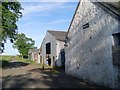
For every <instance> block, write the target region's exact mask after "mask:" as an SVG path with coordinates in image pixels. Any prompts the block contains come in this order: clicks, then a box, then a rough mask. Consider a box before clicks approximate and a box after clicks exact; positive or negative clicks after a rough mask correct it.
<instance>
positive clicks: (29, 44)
mask: <svg viewBox="0 0 120 90" xmlns="http://www.w3.org/2000/svg"><path fill="white" fill-rule="evenodd" d="M34 44H35V41H34V40H32V39H31V38H28V37H26V36H25V34H23V33H21V34H17V39H16V40H15V42H14V45H13V47H14V48H16V49H18V51H19V53H20V54H21V55H22V56H23V57H24V56H28V51H29V49H31V48H34Z"/></svg>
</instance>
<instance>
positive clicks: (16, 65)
mask: <svg viewBox="0 0 120 90" xmlns="http://www.w3.org/2000/svg"><path fill="white" fill-rule="evenodd" d="M1 63H2V65H1V66H2V68H3V69H12V68H20V67H25V66H27V65H29V63H24V62H7V61H1Z"/></svg>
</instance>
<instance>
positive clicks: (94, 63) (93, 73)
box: [66, 15, 118, 86]
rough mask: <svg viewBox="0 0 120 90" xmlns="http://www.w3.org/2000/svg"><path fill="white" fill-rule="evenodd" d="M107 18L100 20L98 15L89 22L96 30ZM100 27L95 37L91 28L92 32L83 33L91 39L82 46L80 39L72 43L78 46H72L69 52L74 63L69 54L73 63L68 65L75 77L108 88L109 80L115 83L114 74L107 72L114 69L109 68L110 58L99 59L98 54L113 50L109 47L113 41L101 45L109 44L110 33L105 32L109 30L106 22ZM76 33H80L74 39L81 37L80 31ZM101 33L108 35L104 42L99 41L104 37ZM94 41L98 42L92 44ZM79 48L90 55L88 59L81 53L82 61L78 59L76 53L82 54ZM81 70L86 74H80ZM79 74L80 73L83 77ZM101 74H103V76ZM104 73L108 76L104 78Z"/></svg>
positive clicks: (116, 28)
mask: <svg viewBox="0 0 120 90" xmlns="http://www.w3.org/2000/svg"><path fill="white" fill-rule="evenodd" d="M106 17H107V15H106V16H105V15H103V16H102V17H101V18H99V17H98V15H94V17H93V18H92V19H91V21H89V23H90V27H92V28H94V26H95V27H99V26H98V23H101V20H103V18H106ZM96 20H97V21H96ZM95 21H96V22H95ZM81 22H82V21H81ZM112 23H113V25H114V22H112ZM109 25H110V23H109ZM79 26H80V27H82V26H81V25H79ZM80 27H79V28H80ZM90 27H89V28H90ZM100 27H101V28H100V30H97V31H95V34H94V35H92V33H90V34H89V32H92V30H91V28H90V30H89V28H88V29H87V31H86V30H85V29H84V31H83V33H84V34H85V33H88V34H89V37H88V38H87V40H86V41H85V42H84V43H82V44H80V43H79V42H80V41H79V39H78V40H76V41H75V40H72V41H74V43H75V44H76V45H75V46H70V47H69V49H68V51H67V52H68V53H70V52H71V53H72V54H73V55H72V56H74V62H73V61H72V57H71V56H70V54H69V56H70V57H71V58H70V59H71V61H70V62H67V63H68V65H70V66H71V69H70V68H68V70H69V69H70V72H69V73H74V75H75V76H78V77H81V78H83V80H85V81H88V82H90V83H93V82H94V84H95V83H96V84H97V85H103V84H104V85H106V86H108V84H106V81H107V80H109V81H108V82H110V83H112V82H114V81H113V79H112V78H111V77H112V75H111V74H113V73H111V72H110V73H107V72H106V71H109V70H110V69H111V70H112V69H113V67H109V66H112V63H111V61H109V60H108V57H105V58H104V56H103V57H102V56H101V57H97V54H101V53H104V52H103V51H105V50H112V47H111V48H110V45H109V44H110V42H111V41H109V43H104V44H101V43H102V42H108V37H110V36H109V34H108V33H106V32H107V31H105V30H106V29H108V27H109V26H107V25H106V22H105V24H104V23H102V25H101V26H100ZM112 29H113V31H114V30H115V31H116V30H118V27H112ZM76 31H78V32H76V33H75V35H74V37H75V36H76V35H77V36H79V35H78V34H79V30H76ZM101 31H104V32H105V33H106V35H105V34H104V35H105V36H106V38H104V37H103V41H102V40H100V41H99V38H100V37H101V36H102V33H101ZM110 33H111V36H112V32H110ZM83 37H84V36H83ZM101 38H102V37H101ZM109 39H110V38H109ZM93 40H94V41H96V42H93V43H91V41H93ZM86 45H89V46H88V48H89V52H87V51H88V50H86V47H85V46H86ZM99 45H100V46H99ZM79 46H81V49H82V50H83V52H84V53H87V55H90V56H89V57H88V58H85V54H84V53H82V52H81V54H82V56H81V57H80V58H81V61H80V59H78V57H76V56H79V53H76V51H78V52H80V49H78V47H79ZM92 46H93V47H92ZM96 47H97V48H96ZM106 47H108V48H106ZM95 48H96V49H95ZM71 49H72V50H71ZM93 49H94V50H93ZM93 51H94V52H93ZM91 53H92V54H91ZM75 54H76V55H75ZM104 54H105V55H108V54H109V53H104ZM98 56H99V55H98ZM95 58H96V59H95ZM102 58H104V60H103V59H102ZM97 59H99V60H97ZM100 59H101V60H100ZM75 60H76V61H75ZM71 62H72V63H71ZM67 63H66V65H67ZM82 64H83V65H82ZM70 66H69V67H70ZM101 66H103V67H102V68H101ZM91 67H92V68H91ZM80 70H83V71H84V72H83V71H82V72H80ZM77 72H80V73H81V74H80V75H81V76H80V75H79V74H78V73H77ZM99 72H101V74H100V73H99ZM103 73H104V74H105V75H106V76H104V74H103ZM109 74H110V75H109ZM100 75H101V76H100ZM102 75H103V76H102ZM83 76H84V77H83ZM97 76H99V77H97ZM109 76H110V77H109ZM110 78H111V79H110ZM110 80H111V81H110ZM103 81H104V82H103ZM109 86H110V85H109Z"/></svg>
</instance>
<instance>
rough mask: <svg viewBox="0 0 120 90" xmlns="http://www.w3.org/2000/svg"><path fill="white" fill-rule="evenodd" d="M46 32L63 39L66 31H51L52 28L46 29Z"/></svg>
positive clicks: (60, 39)
mask: <svg viewBox="0 0 120 90" xmlns="http://www.w3.org/2000/svg"><path fill="white" fill-rule="evenodd" d="M48 32H49V33H50V34H52V35H53V36H54V37H55V38H56V39H57V40H59V41H65V37H66V34H67V32H65V31H52V30H48Z"/></svg>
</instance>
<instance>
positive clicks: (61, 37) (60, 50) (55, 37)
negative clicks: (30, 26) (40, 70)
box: [38, 30, 66, 66]
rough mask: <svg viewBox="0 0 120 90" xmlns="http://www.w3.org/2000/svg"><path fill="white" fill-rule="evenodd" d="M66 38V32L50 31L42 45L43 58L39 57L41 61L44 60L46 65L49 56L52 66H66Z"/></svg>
mask: <svg viewBox="0 0 120 90" xmlns="http://www.w3.org/2000/svg"><path fill="white" fill-rule="evenodd" d="M65 36H66V32H64V31H52V30H48V31H47V33H46V35H45V37H44V39H43V42H42V44H41V53H40V55H41V56H38V57H39V60H42V61H43V62H44V63H45V62H46V60H47V59H48V56H49V57H50V58H51V65H52V66H55V65H57V66H64V64H65V56H64V44H65ZM42 61H41V62H42Z"/></svg>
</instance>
